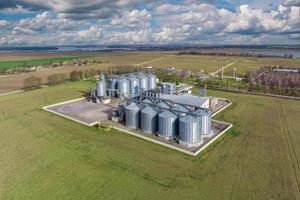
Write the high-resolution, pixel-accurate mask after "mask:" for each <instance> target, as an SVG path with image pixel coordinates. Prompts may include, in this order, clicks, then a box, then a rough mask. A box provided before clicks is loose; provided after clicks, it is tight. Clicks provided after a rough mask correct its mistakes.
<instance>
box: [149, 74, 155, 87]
mask: <svg viewBox="0 0 300 200" xmlns="http://www.w3.org/2000/svg"><path fill="white" fill-rule="evenodd" d="M148 89H149V90H152V89H156V76H155V75H154V74H148Z"/></svg>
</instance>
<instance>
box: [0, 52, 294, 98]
mask: <svg viewBox="0 0 300 200" xmlns="http://www.w3.org/2000/svg"><path fill="white" fill-rule="evenodd" d="M61 56H62V57H61V58H60V57H59V54H58V53H53V54H49V53H48V54H46V53H36V54H35V53H31V54H29V53H27V54H12V55H11V54H0V70H1V62H2V63H19V64H20V63H21V64H24V61H25V60H27V59H29V60H32V59H33V60H43V61H45V62H46V61H47V62H49V60H51V59H67V58H68V59H69V58H78V57H84V58H87V59H88V60H94V59H96V60H101V61H103V63H100V64H90V65H88V66H77V67H74V66H68V65H64V66H59V67H56V68H54V69H43V70H41V71H37V72H30V73H23V74H17V75H4V76H3V75H2V76H1V75H0V94H1V93H5V92H10V91H14V90H19V89H21V88H22V87H23V81H24V79H25V78H27V77H29V76H32V75H34V76H38V77H41V78H42V82H43V83H46V80H47V77H48V76H49V75H50V74H54V73H70V72H71V71H73V70H85V69H90V68H94V69H103V68H104V67H110V66H115V65H136V66H144V65H152V66H153V67H156V68H165V67H169V66H173V67H176V68H180V69H191V70H193V71H200V70H204V72H205V73H213V72H216V71H217V70H218V69H220V68H221V66H226V65H228V64H231V63H234V64H232V65H230V66H229V67H228V68H226V69H225V75H228V76H231V75H232V73H233V68H236V73H237V74H239V75H245V74H246V73H247V71H248V70H249V69H252V68H258V67H261V66H264V65H269V66H289V67H300V59H280V58H252V57H233V56H202V55H176V52H171V51H170V52H167V51H154V52H152V51H150V52H148V51H146V52H141V51H136V52H91V53H79V52H76V53H69V54H62V55H61ZM26 62H29V61H28V60H27V61H26ZM53 62H54V61H53ZM3 66H4V65H3Z"/></svg>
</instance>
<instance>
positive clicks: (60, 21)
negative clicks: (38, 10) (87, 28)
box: [13, 12, 83, 34]
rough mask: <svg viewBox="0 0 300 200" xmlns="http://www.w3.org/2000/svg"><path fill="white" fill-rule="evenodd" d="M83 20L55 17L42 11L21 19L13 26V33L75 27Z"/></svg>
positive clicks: (54, 30)
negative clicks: (34, 15) (32, 16)
mask: <svg viewBox="0 0 300 200" xmlns="http://www.w3.org/2000/svg"><path fill="white" fill-rule="evenodd" d="M82 24H83V22H80V21H72V20H68V19H64V18H59V17H56V16H55V15H52V14H50V13H49V12H43V13H42V14H38V15H36V17H34V18H26V19H21V20H20V21H19V22H18V23H17V24H16V25H15V27H14V29H13V34H18V33H19V32H20V31H21V32H23V33H29V34H32V33H34V32H47V31H51V32H57V31H60V30H72V29H77V27H79V26H80V25H82Z"/></svg>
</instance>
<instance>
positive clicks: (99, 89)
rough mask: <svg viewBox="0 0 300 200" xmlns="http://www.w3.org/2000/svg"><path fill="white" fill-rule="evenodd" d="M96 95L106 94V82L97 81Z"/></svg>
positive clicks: (102, 95)
mask: <svg viewBox="0 0 300 200" xmlns="http://www.w3.org/2000/svg"><path fill="white" fill-rule="evenodd" d="M97 96H98V97H105V96H106V84H105V83H104V82H102V81H99V82H98V83H97Z"/></svg>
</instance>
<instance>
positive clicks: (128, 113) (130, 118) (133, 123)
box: [125, 103, 140, 129]
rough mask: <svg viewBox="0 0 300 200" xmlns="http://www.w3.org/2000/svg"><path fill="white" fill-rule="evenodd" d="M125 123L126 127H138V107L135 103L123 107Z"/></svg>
mask: <svg viewBox="0 0 300 200" xmlns="http://www.w3.org/2000/svg"><path fill="white" fill-rule="evenodd" d="M125 124H126V126H127V127H128V128H134V129H138V128H140V108H139V106H138V105H136V104H135V103H131V104H129V105H128V106H126V107H125Z"/></svg>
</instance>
